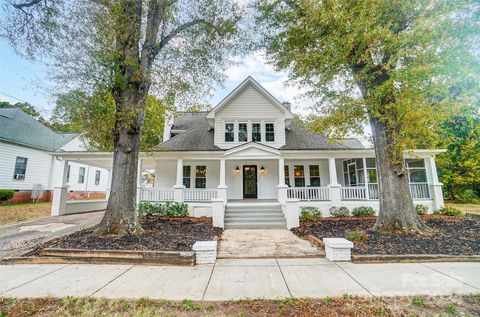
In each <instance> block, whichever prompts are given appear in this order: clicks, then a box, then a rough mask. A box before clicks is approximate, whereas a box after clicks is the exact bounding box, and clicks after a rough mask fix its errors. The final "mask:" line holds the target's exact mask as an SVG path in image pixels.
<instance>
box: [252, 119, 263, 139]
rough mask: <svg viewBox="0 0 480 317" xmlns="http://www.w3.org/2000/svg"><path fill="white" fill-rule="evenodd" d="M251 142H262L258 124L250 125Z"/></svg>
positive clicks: (260, 129)
mask: <svg viewBox="0 0 480 317" xmlns="http://www.w3.org/2000/svg"><path fill="white" fill-rule="evenodd" d="M252 141H254V142H260V141H262V128H261V125H260V123H252Z"/></svg>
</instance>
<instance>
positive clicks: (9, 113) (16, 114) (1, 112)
mask: <svg viewBox="0 0 480 317" xmlns="http://www.w3.org/2000/svg"><path fill="white" fill-rule="evenodd" d="M77 136H78V134H76V133H57V132H55V131H53V130H51V129H49V128H47V127H46V126H44V125H43V124H42V123H40V122H38V121H37V120H35V119H34V118H33V117H31V116H29V115H28V114H26V113H25V112H23V111H22V110H20V109H18V108H15V107H1V108H0V140H4V141H8V142H12V143H16V144H21V145H26V146H31V147H35V148H40V149H44V150H49V151H55V150H58V149H60V148H61V147H62V146H64V145H65V144H67V143H68V142H70V141H71V140H73V139H75V138H76V137H77Z"/></svg>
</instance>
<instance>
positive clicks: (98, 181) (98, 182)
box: [95, 170, 101, 185]
mask: <svg viewBox="0 0 480 317" xmlns="http://www.w3.org/2000/svg"><path fill="white" fill-rule="evenodd" d="M100 173H101V172H100V171H98V170H97V171H95V185H99V184H100Z"/></svg>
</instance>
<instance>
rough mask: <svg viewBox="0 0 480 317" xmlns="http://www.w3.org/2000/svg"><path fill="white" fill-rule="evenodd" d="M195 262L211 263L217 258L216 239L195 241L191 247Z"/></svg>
mask: <svg viewBox="0 0 480 317" xmlns="http://www.w3.org/2000/svg"><path fill="white" fill-rule="evenodd" d="M192 249H193V251H195V258H196V263H197V264H212V263H215V261H216V259H217V241H197V242H195V244H194V245H193V247H192Z"/></svg>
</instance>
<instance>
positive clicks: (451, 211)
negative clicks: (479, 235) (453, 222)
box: [433, 207, 462, 217]
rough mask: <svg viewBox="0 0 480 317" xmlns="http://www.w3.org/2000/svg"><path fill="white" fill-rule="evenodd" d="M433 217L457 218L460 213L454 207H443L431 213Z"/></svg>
mask: <svg viewBox="0 0 480 317" xmlns="http://www.w3.org/2000/svg"><path fill="white" fill-rule="evenodd" d="M433 214H434V215H443V216H450V217H458V216H461V215H462V211H461V210H460V209H457V208H454V207H444V208H442V209H438V210H435V211H434V212H433Z"/></svg>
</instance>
